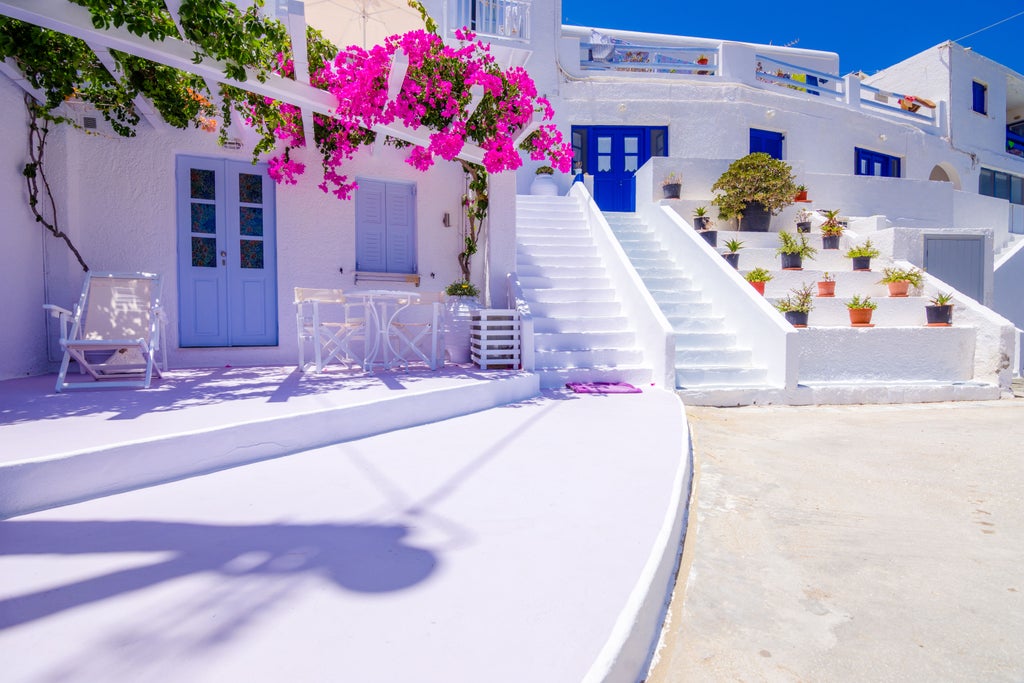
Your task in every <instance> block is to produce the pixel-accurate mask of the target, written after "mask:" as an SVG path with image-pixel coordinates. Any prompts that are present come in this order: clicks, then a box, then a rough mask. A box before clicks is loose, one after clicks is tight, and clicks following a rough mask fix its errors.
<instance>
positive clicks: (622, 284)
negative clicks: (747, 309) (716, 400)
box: [569, 183, 676, 391]
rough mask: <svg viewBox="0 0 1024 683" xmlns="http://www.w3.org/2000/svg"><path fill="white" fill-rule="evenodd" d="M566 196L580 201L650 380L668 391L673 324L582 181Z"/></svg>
mask: <svg viewBox="0 0 1024 683" xmlns="http://www.w3.org/2000/svg"><path fill="white" fill-rule="evenodd" d="M569 196H571V197H575V198H577V199H578V200H579V201H580V202H582V204H583V210H584V212H585V213H586V216H587V222H588V223H589V224H590V232H591V235H592V236H593V237H594V244H595V245H596V246H597V250H598V253H599V254H600V255H601V258H602V260H603V261H604V266H605V268H606V271H607V275H608V277H609V278H610V279H611V281H612V287H613V288H614V289H615V293H616V296H617V297H618V298H619V302H620V303H621V304H622V310H623V313H624V314H625V315H626V316H627V317H628V318H629V320H630V324H631V325H632V326H633V331H634V332H635V333H636V338H637V346H638V347H639V348H640V349H642V350H643V354H644V362H645V363H647V364H649V365H650V367H651V370H652V376H651V379H652V381H653V382H654V383H655V384H656V385H657V386H658V387H660V388H662V389H668V390H670V391H671V390H672V389H674V388H675V385H676V377H675V362H674V360H675V354H676V340H675V335H674V334H673V332H672V326H671V325H670V324H669V322H668V319H667V318H666V317H665V314H664V313H662V312H661V309H660V308H659V307H658V304H657V303H656V302H655V301H654V298H653V297H651V294H650V292H648V291H647V287H646V285H644V282H643V280H641V279H640V275H639V274H637V272H636V269H635V268H633V264H632V262H630V260H629V257H628V256H626V252H625V251H623V249H622V245H620V244H619V240H618V239H616V237H615V235H614V233H612V229H611V227H610V226H609V225H608V221H607V220H605V217H604V214H602V213H601V210H600V209H599V208H597V203H596V202H595V201H594V198H593V197H592V196H591V195H590V193H589V192H588V191H587V188H586V187H585V186H584V185H583V183H575V184H574V185H573V186H572V188H571V189H570V190H569Z"/></svg>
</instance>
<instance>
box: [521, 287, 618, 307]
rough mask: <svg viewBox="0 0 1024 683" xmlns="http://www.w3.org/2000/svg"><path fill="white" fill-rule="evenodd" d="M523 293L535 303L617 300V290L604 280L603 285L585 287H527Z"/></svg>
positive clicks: (528, 299)
mask: <svg viewBox="0 0 1024 683" xmlns="http://www.w3.org/2000/svg"><path fill="white" fill-rule="evenodd" d="M573 284H574V285H575V284H578V283H573ZM523 294H524V295H525V296H526V300H527V301H530V302H532V303H533V304H549V303H571V302H574V301H575V302H586V303H590V302H595V301H615V300H616V294H615V290H614V289H612V288H611V287H609V286H608V282H607V281H605V282H604V286H603V287H593V288H583V287H575V286H574V287H549V288H545V289H525V290H524V291H523ZM531 305H532V304H531Z"/></svg>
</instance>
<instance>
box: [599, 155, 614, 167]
mask: <svg viewBox="0 0 1024 683" xmlns="http://www.w3.org/2000/svg"><path fill="white" fill-rule="evenodd" d="M597 170H598V171H610V170H612V158H611V157H610V156H600V155H598V157H597Z"/></svg>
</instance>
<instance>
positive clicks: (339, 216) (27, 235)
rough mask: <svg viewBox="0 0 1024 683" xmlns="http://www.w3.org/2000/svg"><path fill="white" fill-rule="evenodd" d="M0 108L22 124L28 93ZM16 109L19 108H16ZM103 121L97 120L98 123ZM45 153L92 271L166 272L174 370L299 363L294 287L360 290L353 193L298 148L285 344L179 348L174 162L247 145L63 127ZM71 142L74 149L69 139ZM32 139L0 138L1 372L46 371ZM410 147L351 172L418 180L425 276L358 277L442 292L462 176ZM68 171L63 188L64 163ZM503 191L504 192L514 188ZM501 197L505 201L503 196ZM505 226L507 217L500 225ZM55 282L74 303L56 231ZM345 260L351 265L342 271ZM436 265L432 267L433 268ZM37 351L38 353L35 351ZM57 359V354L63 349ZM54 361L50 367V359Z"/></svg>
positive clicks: (287, 246) (144, 129)
mask: <svg viewBox="0 0 1024 683" xmlns="http://www.w3.org/2000/svg"><path fill="white" fill-rule="evenodd" d="M0 87H2V88H3V90H0V112H3V113H4V114H5V116H6V120H8V121H17V122H20V121H23V120H24V115H23V113H22V111H21V109H23V105H22V104H21V100H20V95H19V94H18V92H16V91H15V90H14V89H13V86H11V85H10V84H9V83H8V82H7V81H6V80H3V81H2V83H0ZM19 108H20V109H19ZM103 128H104V126H103V125H102V124H101V129H103ZM52 137H53V143H52V144H51V145H50V149H49V150H48V154H47V161H48V164H49V166H50V167H52V169H53V170H52V171H51V174H52V175H51V179H52V180H56V181H57V184H56V187H55V190H56V192H57V194H58V198H59V201H61V202H62V203H63V204H66V205H67V206H68V207H71V209H70V210H68V211H67V215H66V217H65V219H64V223H65V225H66V228H67V232H68V233H69V234H70V235H71V236H72V239H73V240H74V241H75V244H76V245H77V246H78V247H79V249H80V250H81V251H82V253H83V255H84V256H85V257H86V259H87V261H88V263H89V266H90V267H91V268H92V270H94V271H106V270H111V271H136V270H144V271H150V272H156V273H160V274H162V275H163V276H164V304H165V309H166V310H167V312H168V317H169V325H168V331H169V337H170V343H169V344H168V350H169V361H170V364H171V366H172V367H181V366H209V365H220V364H225V363H231V364H233V365H251V364H258V363H274V364H278V363H281V364H284V363H291V362H294V361H295V358H296V348H295V317H294V310H293V307H292V303H291V302H292V289H293V288H294V287H295V286H308V287H342V288H345V289H352V288H354V287H355V284H354V273H355V229H354V210H355V205H354V202H353V201H341V200H339V199H337V198H335V197H334V196H333V195H328V194H324V193H323V192H321V191H320V190H319V189H318V188H317V187H316V185H317V184H318V182H319V179H320V177H319V174H318V170H319V158H318V156H317V155H316V154H315V153H309V152H305V153H300V154H299V155H298V156H299V158H300V159H301V160H303V161H305V163H306V165H307V173H306V175H305V176H303V177H302V179H301V180H300V182H299V184H298V185H295V186H278V187H277V188H276V199H277V230H278V232H277V250H278V320H279V345H278V346H277V347H266V348H233V349H179V348H178V345H177V336H178V335H177V328H178V316H177V313H178V306H177V274H176V273H177V257H176V242H175V202H174V198H175V187H174V164H175V158H176V156H177V155H179V154H189V155H199V156H210V157H216V158H236V159H244V160H249V159H250V158H251V153H250V151H248V150H247V149H242V150H239V151H234V152H232V151H228V150H225V149H223V148H221V147H219V146H218V145H217V143H216V135H215V134H212V133H204V132H202V131H196V130H189V131H176V130H172V129H165V130H162V131H155V130H153V129H152V128H150V127H149V126H147V125H146V124H141V125H140V127H139V132H138V136H137V137H136V138H131V139H126V138H120V137H117V136H114V135H112V134H111V135H86V134H84V133H82V132H81V131H76V130H71V129H67V128H65V129H63V130H58V131H57V132H56V133H55V134H54V135H53V136H52ZM64 139H66V140H67V144H66V153H65V150H64V149H63V148H64V145H62V144H61V141H62V140H64ZM24 146H25V142H24V136H23V135H21V134H18V135H11V136H8V137H7V138H6V139H5V140H4V141H3V142H0V155H2V158H3V160H4V161H3V166H2V168H4V169H5V170H4V171H3V172H5V173H7V174H8V182H5V183H3V186H2V187H3V189H2V190H0V192H2V193H3V196H4V200H5V206H6V207H7V209H8V223H9V226H10V229H9V230H5V231H3V232H2V233H0V234H2V237H0V240H2V242H0V244H2V245H3V247H4V248H3V249H2V250H0V259H4V261H5V262H6V261H9V263H7V264H6V265H7V267H4V268H2V269H0V278H2V282H3V283H4V284H5V285H6V287H5V291H7V292H10V293H11V295H10V296H7V297H5V303H4V304H3V306H4V318H5V320H6V321H9V323H8V324H6V325H4V326H3V331H2V332H0V350H2V351H3V353H0V378H3V377H11V376H17V375H22V374H32V373H39V372H42V371H45V370H46V369H47V363H46V357H45V343H44V341H43V340H44V339H45V333H44V331H43V326H44V317H43V314H42V308H41V304H42V303H43V295H42V290H43V277H42V256H41V250H40V246H39V245H40V243H41V238H40V230H39V228H38V227H36V226H35V225H34V223H33V222H32V221H31V218H30V216H29V215H28V212H27V210H26V208H25V206H26V204H25V196H24V191H23V189H22V188H23V182H22V181H21V180H20V170H21V166H22V164H23V163H24V156H25V154H24V151H23V150H24ZM404 158H405V153H404V152H402V151H399V150H394V149H391V148H386V147H381V148H380V149H376V150H373V151H370V150H364V151H363V152H361V153H360V154H359V156H358V157H357V158H356V160H355V162H354V163H352V164H351V166H350V174H351V175H363V176H366V177H371V178H381V179H389V180H402V181H409V182H415V183H416V184H417V188H418V192H417V213H418V217H417V221H418V224H417V228H418V230H417V240H418V245H417V251H418V265H419V273H420V275H421V277H422V285H421V288H420V289H419V290H416V289H415V288H414V287H413V286H412V285H394V284H391V283H386V284H380V283H367V284H362V283H361V284H360V287H359V288H377V289H379V288H382V287H385V288H388V289H410V290H412V291H421V292H431V291H433V292H437V291H441V290H443V289H444V287H445V286H447V285H448V284H449V283H451V282H453V281H455V280H457V279H459V269H458V263H457V261H456V255H457V253H458V252H459V251H460V250H461V248H462V238H461V228H460V226H461V221H462V220H463V218H462V217H463V213H462V209H461V205H460V200H461V196H462V193H463V188H464V174H463V173H462V170H461V167H460V166H459V165H458V164H455V163H445V162H443V161H442V162H439V163H438V164H436V165H435V166H434V168H433V169H431V170H430V171H429V172H427V173H421V172H419V171H417V170H416V169H414V168H412V167H411V166H409V165H408V164H405V163H404V161H403V160H404ZM65 166H66V168H67V178H68V181H67V185H66V187H65V186H64V184H63V183H62V180H61V179H62V177H63V173H62V169H63V168H64V167H65ZM506 194H507V192H506ZM499 199H500V198H499ZM446 211H447V212H449V213H450V215H451V225H452V227H450V228H445V227H443V226H442V215H443V213H444V212H446ZM504 223H505V224H507V223H508V221H505V222H504ZM49 240H50V244H49V245H48V247H47V253H48V254H49V257H48V260H47V267H48V269H49V271H50V277H49V278H48V279H47V287H48V289H49V301H50V302H51V303H56V304H59V305H62V306H65V307H68V308H70V307H73V305H74V303H75V302H76V301H77V299H78V295H79V292H80V289H81V283H82V281H83V280H84V273H82V271H81V269H79V268H78V267H77V266H75V265H74V261H73V258H71V257H70V256H69V253H68V251H67V250H66V249H64V248H63V247H62V246H60V245H59V244H57V242H56V240H54V239H53V238H49ZM339 269H344V272H343V273H342V272H339ZM431 273H433V274H434V276H433V277H431ZM473 280H474V282H475V283H476V284H477V285H478V286H480V287H481V289H482V288H483V284H484V269H483V255H482V254H480V255H478V257H477V258H476V259H475V262H474V267H473ZM29 349H31V350H29ZM58 358H59V356H58ZM51 366H52V364H51Z"/></svg>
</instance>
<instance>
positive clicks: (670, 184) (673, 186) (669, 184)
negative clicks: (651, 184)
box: [661, 173, 683, 199]
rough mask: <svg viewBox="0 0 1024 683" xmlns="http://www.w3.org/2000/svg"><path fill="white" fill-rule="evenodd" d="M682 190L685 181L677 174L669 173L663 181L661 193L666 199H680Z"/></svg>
mask: <svg viewBox="0 0 1024 683" xmlns="http://www.w3.org/2000/svg"><path fill="white" fill-rule="evenodd" d="M682 189H683V181H682V180H681V179H680V178H679V176H677V175H676V174H675V173H669V174H668V175H667V176H665V179H664V180H662V181H661V191H662V193H664V195H665V199H679V194H680V192H682Z"/></svg>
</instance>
